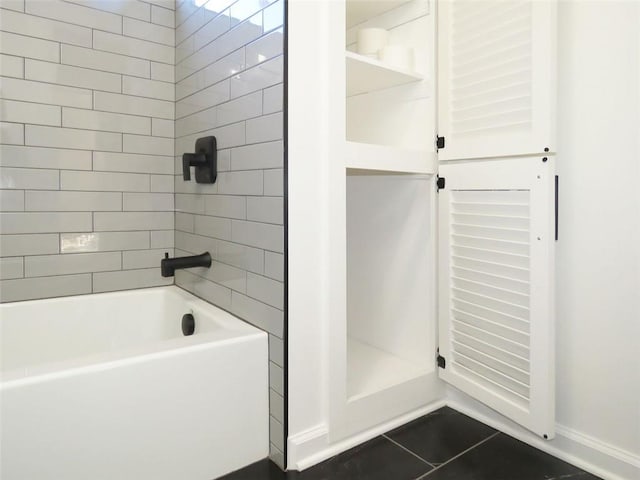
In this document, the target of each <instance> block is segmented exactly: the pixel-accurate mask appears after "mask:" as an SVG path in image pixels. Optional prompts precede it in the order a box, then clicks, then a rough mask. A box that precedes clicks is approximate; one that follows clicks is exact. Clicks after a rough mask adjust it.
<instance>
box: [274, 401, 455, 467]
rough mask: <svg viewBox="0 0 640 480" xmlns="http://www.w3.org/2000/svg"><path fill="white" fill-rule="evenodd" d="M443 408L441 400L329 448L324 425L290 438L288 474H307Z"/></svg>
mask: <svg viewBox="0 0 640 480" xmlns="http://www.w3.org/2000/svg"><path fill="white" fill-rule="evenodd" d="M444 406H445V401H444V400H439V401H436V402H433V403H430V404H428V405H426V406H424V407H421V408H418V409H417V410H414V411H412V412H409V413H407V414H405V415H401V416H399V417H396V418H394V419H393V420H390V421H388V422H385V423H382V424H380V425H377V426H375V427H373V428H370V429H369V430H365V431H363V432H360V433H358V434H356V435H352V436H350V437H348V438H346V439H344V440H341V441H339V442H336V443H333V444H330V443H329V430H328V427H327V425H326V424H320V425H316V426H315V427H313V428H310V429H309V430H305V431H304V432H300V433H299V434H297V435H293V436H292V437H289V439H288V444H287V456H288V466H289V469H290V470H306V469H307V468H309V467H312V466H314V465H316V464H318V463H320V462H323V461H324V460H327V459H328V458H331V457H333V456H334V455H337V454H339V453H342V452H344V451H346V450H349V449H350V448H353V447H355V446H357V445H360V444H362V443H364V442H366V441H368V440H371V439H372V438H375V437H377V436H379V435H382V434H383V433H386V432H388V431H390V430H393V429H394V428H397V427H399V426H401V425H404V424H405V423H408V422H411V421H412V420H415V419H416V418H420V417H422V416H423V415H426V414H428V413H431V412H433V411H435V410H437V409H439V408H442V407H444Z"/></svg>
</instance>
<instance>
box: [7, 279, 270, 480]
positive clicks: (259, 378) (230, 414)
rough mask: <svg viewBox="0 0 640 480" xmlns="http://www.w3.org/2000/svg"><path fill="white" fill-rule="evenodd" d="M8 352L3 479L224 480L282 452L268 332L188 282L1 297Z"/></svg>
mask: <svg viewBox="0 0 640 480" xmlns="http://www.w3.org/2000/svg"><path fill="white" fill-rule="evenodd" d="M185 313H193V316H194V317H195V321H196V330H195V334H194V335H191V336H183V334H182V329H181V320H182V316H183V315H184V314H185ZM0 348H1V351H2V354H1V361H2V364H1V367H2V368H1V371H2V376H1V377H0V430H1V436H0V465H1V466H0V478H2V480H49V479H50V480H74V479H81V480H98V479H100V480H101V479H104V480H129V479H131V480H147V479H148V480H152V479H153V480H163V479H167V480H169V479H176V480H211V479H213V478H216V477H218V476H220V475H223V474H225V473H228V472H230V471H232V470H235V469H238V468H240V467H242V466H244V465H247V464H249V463H252V462H254V461H257V460H259V459H261V458H264V457H266V456H267V455H268V453H269V452H268V448H269V440H268V438H269V435H268V428H269V427H268V424H269V412H268V353H267V335H266V334H265V333H264V332H262V331H260V330H258V329H256V328H254V327H252V326H250V325H248V324H246V323H244V322H242V321H241V320H238V319H237V318H235V317H233V316H231V315H229V314H228V313H226V312H223V311H222V310H219V309H217V308H216V307H213V306H212V305H209V304H208V303H206V302H203V301H202V300H200V299H197V298H196V297H194V296H192V295H190V294H189V293H187V292H185V291H183V290H181V289H179V288H177V287H162V288H151V289H144V290H133V291H127V292H116V293H106V294H98V295H86V296H78V297H67V298H60V299H51V300H37V301H28V302H17V303H11V304H4V305H0Z"/></svg>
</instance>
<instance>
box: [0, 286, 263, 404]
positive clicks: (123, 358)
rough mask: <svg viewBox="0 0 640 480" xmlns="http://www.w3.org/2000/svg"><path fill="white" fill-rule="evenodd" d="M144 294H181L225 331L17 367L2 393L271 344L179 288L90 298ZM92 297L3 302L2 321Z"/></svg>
mask: <svg viewBox="0 0 640 480" xmlns="http://www.w3.org/2000/svg"><path fill="white" fill-rule="evenodd" d="M142 291H146V292H149V291H154V292H160V293H168V294H170V295H172V294H173V295H177V296H179V297H180V298H181V300H183V301H185V302H189V303H191V304H192V305H194V306H195V307H196V308H200V309H203V310H206V311H210V312H211V314H212V316H213V317H214V319H215V320H216V321H219V322H220V323H222V327H223V328H222V329H220V330H218V331H213V332H203V333H199V334H195V335H190V336H179V337H174V338H170V339H164V340H159V341H157V342H153V343H147V344H143V345H137V346H134V347H128V348H123V349H120V350H117V351H113V352H100V353H95V354H90V355H83V356H81V357H77V358H72V359H65V360H60V361H54V362H49V363H45V364H41V365H37V366H32V367H25V368H16V369H12V370H8V371H5V372H2V371H0V392H2V391H3V390H7V389H10V388H17V387H20V386H25V385H29V384H32V383H40V382H45V381H53V380H57V379H62V378H66V377H70V376H74V375H82V374H87V373H91V372H96V371H101V370H105V369H113V368H119V367H122V366H125V365H131V364H135V363H140V362H146V361H152V360H154V359H156V358H162V357H170V356H174V355H181V354H188V353H191V352H195V351H199V350H204V349H207V348H216V347H223V346H228V345H232V344H234V343H241V342H247V341H253V340H256V339H260V338H262V339H264V341H265V342H268V334H267V332H265V331H263V330H261V329H259V328H258V327H256V326H254V325H251V324H250V323H248V322H246V321H245V320H243V319H241V318H239V317H237V316H235V315H233V314H231V313H230V312H228V311H226V310H224V309H222V308H220V307H218V306H216V305H213V304H211V303H209V302H207V301H206V300H203V299H202V298H200V297H198V296H196V295H194V294H192V293H191V292H189V291H187V290H185V289H183V288H180V287H178V286H176V285H168V286H160V287H146V288H139V289H131V290H121V291H115V292H101V293H96V294H89V295H95V296H100V297H103V298H104V297H118V296H133V295H135V294H136V293H138V294H139V292H142ZM89 295H87V294H82V295H73V296H67V297H55V298H47V299H38V300H24V301H20V302H11V303H3V304H0V322H1V321H2V315H1V312H2V310H3V309H5V308H16V307H18V306H19V305H24V304H33V303H35V302H38V303H42V302H47V303H53V304H57V303H65V302H72V301H74V299H76V298H83V299H84V300H86V299H87V298H88V297H89ZM1 341H2V339H1V338H0V342H1Z"/></svg>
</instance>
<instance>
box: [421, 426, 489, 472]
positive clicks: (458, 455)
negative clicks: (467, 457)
mask: <svg viewBox="0 0 640 480" xmlns="http://www.w3.org/2000/svg"><path fill="white" fill-rule="evenodd" d="M498 434H500V432H495V433H494V434H493V435H491V436H489V437H487V438H485V439H484V440H481V441H480V442H478V443H476V444H475V445H472V446H471V447H469V448H467V449H466V450H465V451H463V452H460V453H459V454H457V455H456V456H455V457H452V458H450V459H449V460H447V461H446V462H444V463H441V464H439V465H438V466H437V467H435V468H434V469H433V470H430V471H428V472H427V473H425V474H424V475H423V476H421V477H418V478H416V480H422V479H424V478H427V477H428V476H429V475H431V474H432V473H433V472H435V471H437V470H440V468H442V467H444V466H445V465H447V464H449V463H451V462H453V461H454V460H455V459H457V458H460V457H461V456H463V455H464V454H465V453H468V452H470V451H471V450H473V449H474V448H476V447H479V446H480V445H482V444H483V443H485V442H488V441H489V440H491V439H492V438H493V437H495V436H496V435H498Z"/></svg>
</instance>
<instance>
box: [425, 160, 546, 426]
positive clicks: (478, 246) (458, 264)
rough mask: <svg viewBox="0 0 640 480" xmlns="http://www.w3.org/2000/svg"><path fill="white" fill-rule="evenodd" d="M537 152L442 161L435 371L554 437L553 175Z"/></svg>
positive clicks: (464, 389) (512, 416)
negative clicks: (441, 361) (437, 363)
mask: <svg viewBox="0 0 640 480" xmlns="http://www.w3.org/2000/svg"><path fill="white" fill-rule="evenodd" d="M544 158H545V161H543V157H542V156H536V157H518V158H504V159H497V160H492V161H481V162H469V163H455V164H449V165H440V176H441V177H444V178H445V187H444V189H441V190H440V192H439V195H438V197H439V198H438V204H439V262H440V263H439V267H438V268H439V310H440V312H439V319H440V323H439V328H440V329H439V348H440V355H441V356H442V357H443V358H444V361H445V364H444V368H440V369H439V371H440V377H441V378H442V379H444V380H445V381H447V382H449V383H450V384H452V385H453V386H455V387H457V388H459V389H461V390H462V391H464V392H465V393H468V394H469V395H471V396H472V397H474V398H476V399H478V400H480V401H481V402H483V403H485V404H487V405H488V406H490V407H492V408H493V409H495V410H497V411H498V412H500V413H502V414H503V415H505V416H507V417H508V418H510V419H512V420H514V421H515V422H517V423H519V424H521V425H523V426H524V427H526V428H528V429H529V430H531V431H533V432H535V433H537V434H538V435H540V436H542V437H544V438H553V436H554V384H555V380H554V348H555V346H554V335H553V332H554V328H553V325H554V307H553V305H554V302H553V272H554V269H553V258H554V256H553V250H554V242H555V222H554V219H555V195H554V191H555V175H554V158H553V157H544ZM441 367H442V365H441Z"/></svg>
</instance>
